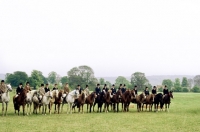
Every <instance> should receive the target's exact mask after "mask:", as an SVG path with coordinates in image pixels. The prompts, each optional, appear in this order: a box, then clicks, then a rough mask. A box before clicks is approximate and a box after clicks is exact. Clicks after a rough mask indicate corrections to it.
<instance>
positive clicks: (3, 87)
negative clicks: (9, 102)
mask: <svg viewBox="0 0 200 132" xmlns="http://www.w3.org/2000/svg"><path fill="white" fill-rule="evenodd" d="M5 92H6V85H5V83H4V80H1V85H0V98H1V95H2V94H3V93H5Z"/></svg>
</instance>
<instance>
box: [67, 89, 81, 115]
mask: <svg viewBox="0 0 200 132" xmlns="http://www.w3.org/2000/svg"><path fill="white" fill-rule="evenodd" d="M78 97H79V90H73V91H71V92H69V94H68V95H67V97H66V102H67V103H68V108H67V114H69V109H70V113H71V114H72V105H73V103H74V101H75V99H76V98H78Z"/></svg>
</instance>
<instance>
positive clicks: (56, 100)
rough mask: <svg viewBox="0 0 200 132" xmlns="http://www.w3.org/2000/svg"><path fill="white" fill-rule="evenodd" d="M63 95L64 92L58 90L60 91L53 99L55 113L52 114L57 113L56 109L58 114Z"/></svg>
mask: <svg viewBox="0 0 200 132" xmlns="http://www.w3.org/2000/svg"><path fill="white" fill-rule="evenodd" d="M63 93H64V91H63V90H60V91H59V92H58V97H56V98H55V102H54V104H55V111H54V113H56V112H57V111H56V108H57V109H58V114H59V113H60V105H61V104H62V96H63ZM56 106H57V107H56Z"/></svg>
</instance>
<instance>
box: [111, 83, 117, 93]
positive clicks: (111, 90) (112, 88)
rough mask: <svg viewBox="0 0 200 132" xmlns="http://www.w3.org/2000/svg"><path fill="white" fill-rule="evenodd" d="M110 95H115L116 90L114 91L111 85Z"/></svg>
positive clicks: (113, 86)
mask: <svg viewBox="0 0 200 132" xmlns="http://www.w3.org/2000/svg"><path fill="white" fill-rule="evenodd" d="M111 91H112V92H111V95H115V94H116V89H115V85H114V84H113V85H112V87H111Z"/></svg>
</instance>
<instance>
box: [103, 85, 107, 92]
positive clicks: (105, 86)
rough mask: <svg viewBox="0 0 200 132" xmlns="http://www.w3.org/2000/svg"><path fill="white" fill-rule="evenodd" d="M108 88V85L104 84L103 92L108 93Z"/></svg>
mask: <svg viewBox="0 0 200 132" xmlns="http://www.w3.org/2000/svg"><path fill="white" fill-rule="evenodd" d="M108 90H109V89H108V88H107V85H106V84H104V87H103V88H102V92H103V91H104V92H108Z"/></svg>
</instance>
